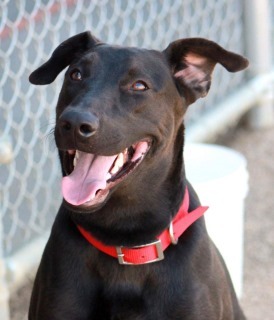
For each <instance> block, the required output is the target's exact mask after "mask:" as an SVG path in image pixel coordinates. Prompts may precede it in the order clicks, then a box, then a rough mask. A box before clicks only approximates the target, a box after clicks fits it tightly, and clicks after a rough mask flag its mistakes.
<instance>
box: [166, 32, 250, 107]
mask: <svg viewBox="0 0 274 320" xmlns="http://www.w3.org/2000/svg"><path fill="white" fill-rule="evenodd" d="M163 53H164V54H165V56H166V58H167V60H168V62H169V64H170V67H171V70H172V73H173V76H174V79H175V81H176V84H177V87H178V89H179V92H180V93H181V94H182V95H184V97H185V98H186V100H187V102H188V104H191V103H193V102H194V101H195V100H197V99H199V98H201V97H204V96H206V95H207V93H208V90H209V88H210V84H211V74H212V72H213V69H214V67H215V65H216V63H220V64H221V65H222V66H223V67H225V68H226V70H228V71H230V72H237V71H240V70H243V69H245V68H246V67H247V66H248V60H247V59H246V58H244V57H242V56H240V55H238V54H236V53H233V52H230V51H227V50H225V49H223V48H222V47H221V46H219V45H218V44H217V43H215V42H213V41H209V40H206V39H202V38H189V39H181V40H177V41H174V42H172V43H171V44H170V45H169V46H168V47H167V48H166V49H165V50H164V51H163Z"/></svg>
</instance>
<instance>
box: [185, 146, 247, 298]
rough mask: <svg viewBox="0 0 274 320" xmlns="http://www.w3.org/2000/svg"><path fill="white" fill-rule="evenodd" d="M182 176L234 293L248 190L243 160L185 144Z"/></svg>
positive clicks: (231, 152)
mask: <svg viewBox="0 0 274 320" xmlns="http://www.w3.org/2000/svg"><path fill="white" fill-rule="evenodd" d="M184 159H185V168H186V176H187V179H188V180H189V182H190V183H191V184H192V186H193V187H194V189H195V191H196V192H197V194H198V196H199V198H200V201H201V203H202V205H208V206H209V210H208V211H206V213H205V220H206V226H207V229H208V233H209V235H210V237H211V238H212V240H213V241H214V243H215V244H216V246H217V247H218V249H219V251H220V252H221V254H222V256H223V258H224V260H225V263H226V265H227V268H228V270H229V273H230V276H231V279H232V282H233V285H234V288H235V291H236V294H237V296H238V297H240V296H241V294H242V284H243V241H244V240H243V239H244V226H243V222H244V199H245V197H246V195H247V192H248V172H247V169H246V160H245V158H244V157H243V156H242V155H241V154H240V153H238V152H236V151H234V150H231V149H229V148H225V147H221V146H217V145H209V144H186V146H185V150H184Z"/></svg>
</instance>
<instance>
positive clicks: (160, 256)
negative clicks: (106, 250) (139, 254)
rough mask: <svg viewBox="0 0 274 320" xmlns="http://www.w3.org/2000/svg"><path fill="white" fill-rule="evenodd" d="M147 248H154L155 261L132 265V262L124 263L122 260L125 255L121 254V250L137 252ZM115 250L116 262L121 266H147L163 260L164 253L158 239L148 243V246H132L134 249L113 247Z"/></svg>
mask: <svg viewBox="0 0 274 320" xmlns="http://www.w3.org/2000/svg"><path fill="white" fill-rule="evenodd" d="M149 246H155V248H156V252H157V258H156V259H153V260H146V261H145V262H140V263H136V262H134V263H132V262H128V261H125V259H124V256H125V254H124V253H123V251H122V248H127V249H133V250H138V249H142V248H145V247H149ZM115 249H116V252H117V258H118V262H119V264H122V265H138V264H148V263H152V262H157V261H161V260H163V259H164V251H163V248H162V242H161V240H160V239H158V240H156V241H153V242H151V243H148V244H144V245H141V246H134V247H123V246H120V247H119V246H117V247H115Z"/></svg>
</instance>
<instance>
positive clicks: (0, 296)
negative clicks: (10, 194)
mask: <svg viewBox="0 0 274 320" xmlns="http://www.w3.org/2000/svg"><path fill="white" fill-rule="evenodd" d="M0 201H1V198H0ZM0 210H1V207H0ZM2 222H3V221H2V214H1V211H0V319H1V320H9V319H10V314H9V290H8V286H7V282H6V265H5V260H4V255H3V225H2Z"/></svg>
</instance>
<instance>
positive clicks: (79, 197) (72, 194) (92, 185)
mask: <svg viewBox="0 0 274 320" xmlns="http://www.w3.org/2000/svg"><path fill="white" fill-rule="evenodd" d="M78 152H79V159H78V161H77V164H76V166H75V168H74V170H73V172H72V173H71V174H70V175H69V176H66V177H64V178H63V179H62V192H63V197H64V198H65V200H66V201H67V202H68V203H70V204H72V205H75V206H79V205H81V204H83V203H85V202H87V201H91V200H93V199H94V198H95V196H96V192H97V191H99V190H103V189H105V188H106V185H107V182H106V181H107V174H108V171H109V169H110V167H111V166H112V164H113V162H114V160H115V158H116V157H117V155H115V156H110V157H105V156H95V155H94V154H90V153H85V152H81V151H78Z"/></svg>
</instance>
